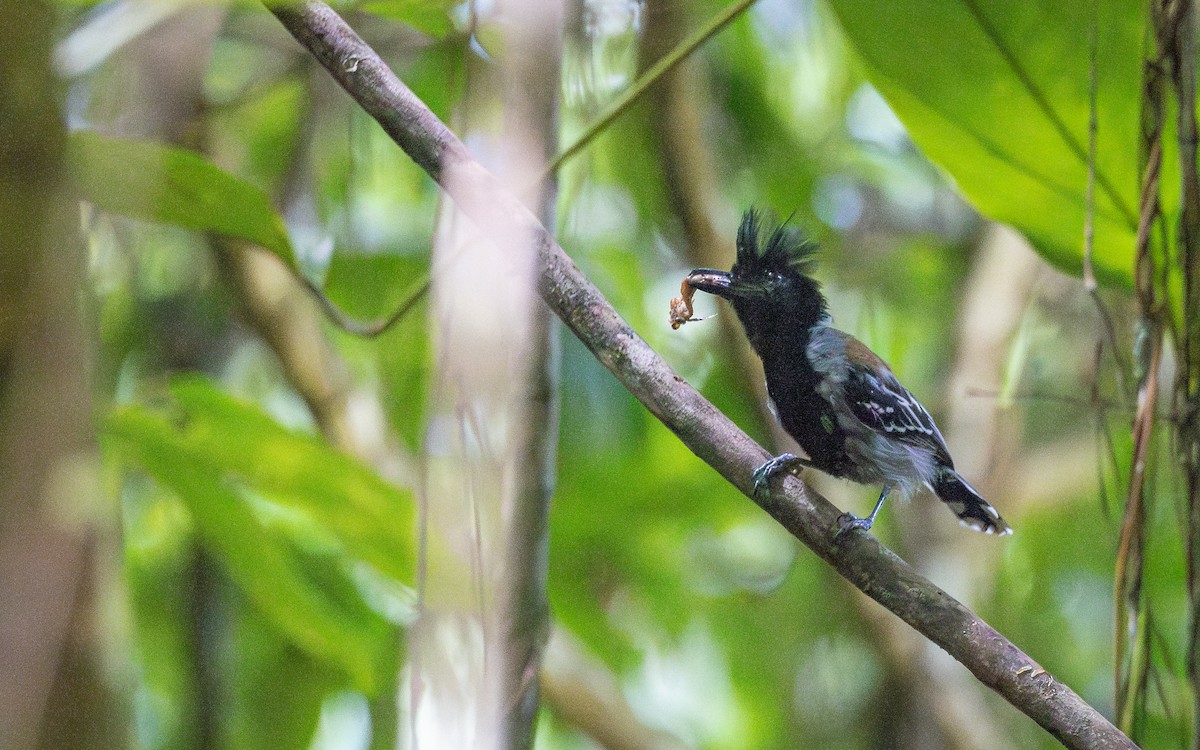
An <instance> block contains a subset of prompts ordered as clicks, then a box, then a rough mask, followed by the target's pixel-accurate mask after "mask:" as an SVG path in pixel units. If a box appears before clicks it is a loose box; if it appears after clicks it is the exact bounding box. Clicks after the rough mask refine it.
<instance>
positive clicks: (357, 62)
mask: <svg viewBox="0 0 1200 750" xmlns="http://www.w3.org/2000/svg"><path fill="white" fill-rule="evenodd" d="M271 10H272V12H274V13H275V15H276V16H277V17H278V18H279V20H280V21H281V22H282V23H283V25H284V26H285V27H286V28H287V29H288V31H289V32H291V34H292V35H293V36H294V37H295V38H296V39H297V40H298V41H299V42H300V43H301V44H302V45H304V46H305V47H306V48H307V49H308V50H309V52H310V53H312V54H313V56H314V57H315V58H316V59H317V60H318V61H320V62H321V64H322V65H324V66H325V68H326V69H327V70H329V72H330V73H331V74H332V75H333V77H334V78H335V79H336V80H337V81H338V82H339V83H340V84H341V85H342V87H343V88H345V89H346V91H347V92H348V93H349V94H350V95H351V96H352V97H353V98H354V99H355V100H356V101H357V102H358V103H359V105H360V106H362V107H363V109H364V110H366V111H367V113H368V114H370V115H371V116H372V117H374V118H375V119H376V120H378V121H379V123H380V125H382V126H383V128H384V130H385V131H387V133H388V134H389V135H391V136H392V137H393V138H394V139H395V141H396V142H397V143H398V144H399V145H400V146H401V148H403V149H404V150H405V151H406V152H407V153H408V154H409V156H410V157H412V158H413V160H414V161H416V162H417V163H418V164H419V165H420V166H421V167H422V168H424V169H425V170H426V171H427V172H428V173H429V174H430V176H431V177H433V178H434V179H435V180H436V181H437V182H438V184H439V185H441V186H442V188H443V189H445V190H446V192H447V193H448V194H449V195H450V196H451V197H452V198H453V199H454V200H455V202H456V203H458V205H459V206H460V208H462V210H463V212H464V213H466V214H467V215H468V216H470V217H471V219H472V220H473V221H475V222H476V223H477V224H478V225H479V226H481V227H487V228H488V231H489V232H494V231H504V232H508V233H512V232H524V233H526V235H527V236H529V237H530V238H531V239H532V241H533V242H534V244H535V245H536V247H537V248H538V261H539V264H540V268H539V272H538V291H539V293H540V294H541V296H542V298H543V299H544V300H545V302H546V304H547V305H549V307H550V309H551V310H553V311H554V313H555V314H556V315H557V316H558V317H559V318H561V319H562V321H563V322H564V323H565V324H566V325H567V327H568V328H570V329H571V331H572V332H573V333H574V334H575V335H576V336H578V337H579V339H580V340H581V341H583V343H584V344H585V345H586V346H587V347H588V348H589V349H590V350H591V351H592V353H593V354H594V355H595V356H596V358H597V359H598V360H600V362H601V363H603V364H604V366H605V367H607V368H608V369H609V370H610V371H611V372H612V373H613V374H614V375H616V376H617V378H618V379H619V380H620V381H621V382H622V383H623V384H624V385H625V387H626V388H628V389H629V391H630V393H632V394H633V395H634V396H635V397H636V398H637V399H638V400H639V401H641V402H642V404H643V405H644V406H645V407H646V408H647V409H649V410H650V411H651V413H653V414H654V415H655V416H656V417H658V419H659V420H661V421H662V422H663V424H665V425H666V426H667V427H668V428H669V429H670V430H671V431H672V432H674V433H675V434H676V435H677V436H678V437H679V438H680V440H682V441H683V442H684V444H685V445H687V446H688V448H690V449H691V450H692V452H694V453H695V454H696V455H697V456H699V457H700V459H701V460H703V461H704V462H706V463H708V464H709V465H710V466H712V467H713V468H714V469H716V470H717V471H718V472H720V473H721V475H722V476H724V477H725V478H726V479H728V480H729V481H730V482H731V483H732V484H733V485H734V486H736V487H737V488H738V489H740V490H741V491H742V492H744V493H746V494H747V496H751V486H752V479H751V472H752V471H753V469H754V467H756V466H758V465H760V464H761V463H762V462H763V461H764V460H766V459H767V458H768V457H769V454H768V453H767V452H766V451H765V450H763V449H762V447H760V446H759V445H757V444H756V443H755V442H754V441H753V440H751V439H750V437H749V436H747V435H746V434H745V433H744V432H742V431H741V430H740V429H738V427H737V426H736V425H734V424H733V423H732V422H731V421H729V419H728V418H726V417H725V415H723V414H722V413H721V412H720V411H718V410H717V409H716V407H714V406H713V405H712V404H710V403H709V402H708V401H706V400H705V399H704V398H703V397H702V396H701V395H700V394H699V393H698V392H697V391H696V390H695V389H694V388H692V387H691V386H690V385H688V384H687V383H686V382H685V381H684V380H683V379H682V378H681V377H679V375H677V374H676V373H675V372H674V370H672V369H671V367H670V366H669V365H667V363H666V362H664V361H663V360H662V359H661V358H660V357H659V356H658V355H657V354H656V353H655V352H654V351H653V350H652V349H651V348H650V347H649V345H647V344H646V342H645V341H643V340H642V338H641V337H639V336H638V335H637V333H635V332H634V331H633V329H632V328H630V327H629V325H628V324H627V323H626V322H625V321H624V320H622V319H621V317H620V316H619V315H618V314H617V312H616V310H614V309H613V307H612V306H611V305H610V304H609V303H608V301H607V300H605V299H604V297H603V296H602V295H601V294H600V292H599V290H597V289H596V287H595V286H593V285H592V283H591V282H589V281H588V280H587V279H586V278H585V277H584V276H583V274H582V273H581V272H580V271H579V269H578V268H577V267H576V266H575V264H574V263H573V262H572V261H571V259H570V258H568V257H567V255H566V254H565V253H564V252H563V250H562V248H561V247H559V246H558V244H557V243H556V242H555V241H554V239H553V238H552V237H551V236H550V234H549V232H547V231H546V229H545V228H544V227H543V226H542V225H541V224H540V223H539V222H538V221H537V219H536V218H535V217H534V216H533V214H531V213H530V212H529V210H528V209H526V208H525V207H524V206H523V205H521V203H520V202H519V201H518V200H517V199H516V197H514V196H513V195H512V194H511V193H509V192H508V191H507V190H505V189H504V188H503V187H502V186H501V185H500V183H499V182H498V181H497V180H496V178H495V177H494V176H492V175H491V174H490V173H488V172H487V170H485V169H484V168H483V167H482V166H480V165H479V163H478V162H476V161H475V160H474V158H472V156H471V154H470V152H469V151H468V150H467V148H466V146H464V145H463V144H462V142H461V141H459V140H458V138H457V137H456V136H455V135H454V134H453V133H452V132H450V130H449V129H448V128H447V127H446V126H445V125H444V124H443V123H442V122H441V121H440V120H438V119H437V117H436V116H435V115H434V114H433V113H432V112H431V111H429V109H428V108H427V107H425V106H424V104H423V103H422V102H421V101H420V100H419V99H417V97H416V96H415V95H414V94H413V93H412V91H410V90H409V89H408V87H406V86H405V85H404V84H403V83H402V82H401V81H400V80H399V79H398V78H397V77H396V76H395V75H394V74H393V73H392V72H391V70H389V69H388V67H387V66H386V65H385V64H384V63H383V61H382V60H380V59H379V57H378V56H377V55H376V54H375V53H374V52H373V51H372V50H371V49H370V47H368V46H367V45H366V44H365V43H364V42H363V41H362V39H360V38H359V37H358V35H356V34H355V33H354V31H353V30H352V29H351V28H350V27H349V26H348V25H347V24H346V23H345V21H343V20H342V19H341V18H340V17H339V16H338V15H337V14H336V13H334V11H333V10H331V9H330V8H329V7H328V6H326V5H324V4H323V3H320V2H316V1H315V0H308V1H307V2H304V3H302V4H299V5H289V6H272V8H271ZM756 502H757V503H758V504H759V505H760V506H761V507H762V508H763V510H765V511H766V512H767V513H769V514H770V515H771V516H772V517H773V518H774V519H775V520H776V521H778V522H779V523H780V524H781V525H783V527H784V528H786V529H787V530H788V531H789V532H791V533H792V534H793V535H794V536H795V537H796V538H797V539H799V540H800V541H802V542H804V543H805V544H806V545H808V547H810V548H811V549H812V550H813V551H814V552H816V553H817V554H818V555H819V556H820V557H821V558H823V559H824V560H825V561H827V562H828V563H829V564H830V565H832V566H833V567H834V569H835V570H837V571H838V573H840V574H841V575H842V576H843V577H845V578H846V579H847V580H848V581H850V583H852V584H853V585H854V586H856V587H857V588H859V589H860V590H861V591H863V592H864V593H866V594H867V595H868V596H870V597H871V598H873V599H875V600H876V601H878V602H879V603H880V604H882V605H883V606H884V607H886V608H887V609H889V610H891V611H892V612H893V613H895V614H896V615H897V616H898V617H900V618H901V619H903V620H904V621H905V622H907V623H908V624H909V625H911V626H912V627H913V628H915V629H916V630H918V631H920V632H921V633H922V634H923V635H925V636H926V637H927V638H929V639H930V640H931V641H933V642H934V643H936V644H938V645H939V646H941V647H942V648H943V649H945V650H946V651H947V652H948V653H949V654H950V655H951V656H953V657H954V658H955V659H957V660H958V661H959V662H961V663H962V664H963V665H964V666H966V667H967V669H969V670H970V671H971V672H972V674H974V675H975V676H976V678H978V679H979V680H980V681H981V682H983V683H984V684H985V685H987V686H988V687H990V688H992V689H993V690H995V691H996V692H998V693H1000V694H1001V695H1002V696H1003V697H1004V698H1005V699H1006V700H1008V701H1009V702H1010V703H1012V704H1013V705H1014V706H1016V707H1017V708H1018V709H1019V710H1020V711H1022V712H1023V713H1025V714H1026V715H1028V716H1030V717H1031V718H1032V719H1034V721H1036V722H1037V723H1038V724H1040V725H1041V726H1042V727H1044V728H1045V729H1046V730H1047V731H1048V732H1050V733H1051V734H1053V735H1054V736H1055V737H1056V738H1058V739H1059V741H1061V742H1062V743H1063V744H1064V745H1066V746H1067V747H1071V748H1081V749H1082V748H1089V749H1091V750H1095V749H1097V748H1133V747H1135V745H1133V743H1131V742H1130V741H1129V739H1128V738H1126V737H1125V735H1123V734H1122V733H1121V732H1120V731H1119V730H1117V729H1116V728H1115V727H1114V726H1113V725H1112V724H1110V723H1109V722H1108V721H1107V720H1106V719H1105V718H1104V717H1103V716H1101V715H1100V713H1099V712H1097V711H1096V710H1095V709H1094V708H1092V707H1091V706H1089V705H1088V704H1087V703H1085V702H1084V701H1083V699H1081V698H1080V697H1079V696H1078V695H1077V694H1076V693H1075V692H1074V691H1072V690H1071V689H1070V688H1069V687H1067V686H1066V685H1064V684H1062V683H1061V682H1059V681H1058V680H1056V679H1055V678H1054V677H1052V676H1051V675H1050V674H1048V673H1047V672H1046V671H1045V670H1044V669H1042V668H1041V667H1040V666H1039V665H1038V664H1037V663H1036V662H1034V661H1033V660H1032V659H1030V658H1029V657H1028V656H1027V655H1025V654H1024V653H1023V652H1022V651H1021V650H1020V649H1018V648H1017V647H1016V646H1015V645H1013V644H1012V643H1011V642H1009V641H1008V639H1006V638H1005V637H1004V636H1002V635H1001V634H1000V633H998V632H996V630H994V629H993V628H992V627H991V626H989V625H988V624H987V623H985V622H983V620H981V619H980V618H979V617H978V616H976V615H975V614H974V613H973V612H971V611H970V610H969V609H967V608H966V607H965V606H963V605H962V604H961V603H959V602H958V601H956V600H955V599H954V598H953V597H951V596H950V595H949V594H947V593H946V592H944V591H942V590H941V589H940V588H938V587H937V586H935V585H934V584H933V583H931V582H929V581H928V580H926V579H925V578H923V577H921V576H920V575H918V574H917V573H916V572H915V571H914V570H913V569H912V568H911V567H910V566H909V565H908V564H907V563H905V562H904V561H903V560H901V559H899V558H898V557H896V555H895V554H893V553H892V552H890V551H889V550H887V549H885V548H884V547H883V546H882V545H880V544H879V542H878V541H876V540H875V539H874V538H873V537H870V536H868V535H865V534H856V535H852V536H850V537H847V538H844V539H843V540H841V541H835V539H834V534H835V532H836V530H837V518H838V516H839V515H840V513H839V511H838V510H837V508H835V507H834V506H833V505H831V504H830V503H829V502H828V501H826V500H825V499H824V498H822V497H820V496H819V495H817V494H816V493H813V492H811V491H809V490H807V489H805V487H804V485H803V484H801V483H800V481H799V480H797V479H795V478H790V479H788V480H787V481H786V482H785V483H784V485H783V491H777V492H773V493H771V494H770V495H768V496H766V497H759V498H756Z"/></svg>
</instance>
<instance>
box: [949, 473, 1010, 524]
mask: <svg viewBox="0 0 1200 750" xmlns="http://www.w3.org/2000/svg"><path fill="white" fill-rule="evenodd" d="M933 491H934V492H935V493H937V496H938V497H939V498H941V500H942V502H944V503H945V504H946V505H949V506H950V510H952V511H954V515H956V516H958V519H959V520H960V521H962V523H963V524H965V525H967V526H970V527H971V528H973V529H975V530H976V531H982V532H983V533H985V534H996V535H997V536H1004V535H1005V534H1011V533H1012V528H1011V527H1009V525H1008V524H1007V523H1005V521H1004V519H1003V518H1001V517H1000V514H999V513H997V512H996V509H995V508H993V507H992V505H991V503H989V502H988V501H987V500H984V499H983V498H982V497H980V495H979V493H978V492H976V491H975V488H974V487H972V486H971V485H970V484H969V483H968V482H967V480H965V479H963V478H962V477H961V476H959V474H958V472H956V471H955V470H954V469H944V470H942V471H941V472H939V473H938V475H937V478H936V479H935V480H934V482H933Z"/></svg>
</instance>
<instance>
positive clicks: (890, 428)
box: [843, 335, 954, 466]
mask: <svg viewBox="0 0 1200 750" xmlns="http://www.w3.org/2000/svg"><path fill="white" fill-rule="evenodd" d="M845 343H846V359H847V362H848V366H849V372H848V373H847V377H846V380H845V382H844V384H843V388H844V392H845V395H846V402H847V404H848V405H849V406H850V411H851V412H853V413H854V416H856V417H858V419H859V420H860V421H861V422H862V423H863V424H865V425H867V426H868V427H870V428H871V429H872V430H875V431H876V432H878V433H880V434H882V435H886V436H888V437H891V438H894V439H896V440H899V441H901V442H904V443H909V444H910V445H915V446H920V447H924V448H928V449H929V450H932V451H933V452H934V455H936V456H937V458H938V459H939V461H940V462H941V463H943V464H944V465H946V466H953V465H954V464H953V462H952V461H951V459H950V452H949V450H948V449H947V448H946V440H945V439H944V438H943V437H942V433H941V432H939V431H938V428H937V425H936V424H934V423H933V417H931V416H929V412H928V411H926V410H925V407H924V406H921V403H920V402H919V401H917V399H916V398H914V397H913V395H912V394H911V393H909V392H908V389H907V388H905V387H904V386H903V385H901V384H900V381H899V380H897V379H896V376H895V375H894V374H893V373H892V368H890V367H888V365H887V363H886V362H884V361H883V360H882V359H880V358H879V356H878V355H876V354H875V353H874V352H872V351H871V350H870V349H868V348H867V346H866V345H865V344H863V343H862V342H861V341H859V340H858V339H856V338H854V337H853V336H850V335H846V341H845Z"/></svg>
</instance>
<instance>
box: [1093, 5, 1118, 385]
mask: <svg viewBox="0 0 1200 750" xmlns="http://www.w3.org/2000/svg"><path fill="white" fill-rule="evenodd" d="M1099 12H1100V11H1099V0H1092V3H1091V14H1090V16H1089V18H1088V154H1087V190H1086V191H1085V193H1084V201H1083V286H1084V288H1085V289H1087V293H1088V295H1090V296H1091V298H1092V301H1093V302H1095V303H1096V312H1098V313H1099V314H1100V320H1101V322H1102V323H1103V324H1104V333H1105V336H1106V339H1107V341H1108V348H1109V351H1111V352H1112V357H1113V361H1114V362H1115V363H1116V365H1117V387H1118V388H1119V389H1120V391H1121V397H1122V398H1124V399H1126V400H1128V398H1129V388H1128V386H1127V385H1126V382H1125V362H1124V359H1123V357H1122V356H1121V347H1120V346H1118V345H1117V329H1116V326H1115V325H1114V324H1113V319H1112V314H1111V313H1110V312H1109V310H1108V306H1107V305H1105V304H1104V299H1103V298H1102V297H1101V296H1100V288H1099V285H1098V284H1097V283H1096V271H1095V268H1093V266H1092V254H1093V252H1094V251H1095V244H1096V242H1095V240H1096V237H1095V235H1096V229H1095V218H1096V136H1097V131H1098V129H1099V126H1098V114H1097V106H1096V100H1097V97H1098V92H1099V89H1100V76H1099V72H1098V70H1099V66H1098V62H1099V56H1100V43H1099V39H1098V34H1097V31H1096V27H1097V25H1098V24H1099V18H1098V16H1099Z"/></svg>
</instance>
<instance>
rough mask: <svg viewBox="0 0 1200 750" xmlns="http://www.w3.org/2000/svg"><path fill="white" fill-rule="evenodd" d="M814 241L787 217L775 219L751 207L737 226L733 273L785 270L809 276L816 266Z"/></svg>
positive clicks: (748, 274) (780, 271)
mask: <svg viewBox="0 0 1200 750" xmlns="http://www.w3.org/2000/svg"><path fill="white" fill-rule="evenodd" d="M816 250H817V244H816V243H815V242H812V241H811V240H809V239H808V237H806V236H805V235H804V232H803V231H802V230H801V229H800V228H799V227H796V226H792V225H789V224H788V222H787V221H784V222H782V223H778V224H777V223H776V220H775V218H774V216H773V215H771V214H764V213H763V212H761V211H759V210H758V209H754V208H752V209H750V210H749V211H747V212H746V213H745V215H743V216H742V225H741V226H740V227H738V236H737V265H736V266H735V267H734V273H735V274H739V275H742V274H744V275H747V276H750V275H756V274H762V273H772V272H774V273H781V274H788V272H791V273H795V274H798V275H800V276H808V275H809V274H811V273H812V271H813V269H814V267H815V266H816V259H815V258H814V255H815V253H816Z"/></svg>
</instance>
